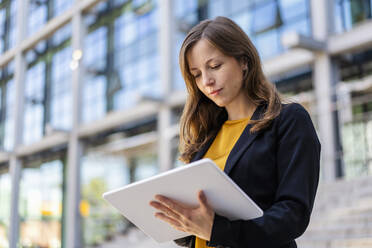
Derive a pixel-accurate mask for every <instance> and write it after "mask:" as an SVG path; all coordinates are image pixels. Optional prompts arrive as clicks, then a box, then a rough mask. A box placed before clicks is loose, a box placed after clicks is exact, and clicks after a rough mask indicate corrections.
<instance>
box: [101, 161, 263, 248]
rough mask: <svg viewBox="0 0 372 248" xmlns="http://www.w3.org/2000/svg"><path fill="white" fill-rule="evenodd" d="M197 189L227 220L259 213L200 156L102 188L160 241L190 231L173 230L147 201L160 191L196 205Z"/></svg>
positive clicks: (169, 239) (214, 166)
mask: <svg viewBox="0 0 372 248" xmlns="http://www.w3.org/2000/svg"><path fill="white" fill-rule="evenodd" d="M199 190H203V192H204V193H205V195H206V197H207V200H208V203H209V204H210V205H211V206H212V207H213V209H214V211H215V212H216V213H217V214H219V215H221V216H225V217H226V218H228V219H230V220H237V219H243V220H249V219H253V218H257V217H260V216H262V215H263V211H262V210H261V209H260V208H259V207H258V206H257V205H256V204H255V203H254V202H253V201H252V200H251V199H250V198H249V197H248V196H247V195H246V194H245V193H244V192H243V191H242V190H241V189H240V188H239V186H237V185H236V184H235V183H234V181H232V180H231V179H230V178H229V177H228V176H227V175H226V174H225V173H224V172H223V171H222V170H220V169H219V168H218V167H217V165H216V164H215V163H214V162H213V161H212V160H210V159H201V160H198V161H195V162H193V163H190V164H188V165H185V166H182V167H179V168H176V169H172V170H169V171H166V172H164V173H161V174H158V175H156V176H153V177H150V178H147V179H144V180H142V181H138V182H135V183H132V184H129V185H127V186H125V187H122V188H119V189H115V190H112V191H109V192H106V193H104V194H103V198H104V199H105V200H106V201H107V202H109V203H110V204H111V205H112V206H113V207H115V208H116V209H117V210H118V211H119V212H120V213H121V214H122V215H124V217H126V218H127V219H128V220H129V221H131V222H132V223H133V224H134V225H136V226H137V227H138V228H139V229H141V230H142V231H143V232H144V233H145V234H147V235H148V236H150V237H151V238H152V239H154V240H155V241H157V242H158V243H163V242H167V241H171V240H174V239H178V238H182V237H185V236H189V235H190V234H188V233H185V232H181V231H178V230H175V229H173V228H172V227H171V226H170V225H169V224H168V223H166V222H164V221H162V220H160V219H158V218H156V217H155V216H154V214H155V212H157V210H156V209H155V208H153V207H151V206H150V205H149V202H150V201H151V200H154V196H155V195H156V194H161V195H164V196H166V197H169V198H172V199H174V200H177V201H180V202H183V203H185V204H188V205H195V206H198V204H199V203H198V199H197V193H198V191H199Z"/></svg>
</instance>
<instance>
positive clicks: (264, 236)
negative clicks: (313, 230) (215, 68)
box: [208, 104, 320, 247]
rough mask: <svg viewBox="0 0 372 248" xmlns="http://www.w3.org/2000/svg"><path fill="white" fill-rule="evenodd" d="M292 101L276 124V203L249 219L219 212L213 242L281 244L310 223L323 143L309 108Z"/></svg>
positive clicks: (295, 235) (278, 245) (212, 235)
mask: <svg viewBox="0 0 372 248" xmlns="http://www.w3.org/2000/svg"><path fill="white" fill-rule="evenodd" d="M291 105H292V106H291ZM291 105H289V106H288V108H286V109H283V110H282V113H281V114H280V115H279V117H278V118H279V125H278V126H277V127H276V130H277V131H276V136H277V152H276V156H277V165H276V168H277V182H278V187H277V191H276V194H275V199H274V202H273V205H272V206H271V207H270V208H269V209H267V210H266V211H265V212H264V215H263V216H262V217H259V218H256V219H252V220H248V221H244V220H236V221H229V220H228V219H227V218H225V217H223V216H220V215H218V214H216V215H215V218H214V222H213V227H212V234H211V239H210V241H209V242H208V245H209V246H217V245H223V246H230V247H270V246H274V247H280V246H281V245H285V244H287V243H289V242H291V241H293V240H294V239H295V238H297V237H299V236H300V235H302V234H303V232H304V231H305V229H306V227H307V226H308V223H309V219H310V214H311V211H312V207H313V203H314V198H315V194H316V190H317V186H318V180H319V164H320V143H319V140H318V138H317V135H316V132H315V129H314V127H313V124H312V121H311V119H310V116H309V114H308V113H307V111H306V110H305V109H304V108H303V107H302V106H301V105H299V104H291ZM253 145H254V144H253ZM257 187H259V185H257Z"/></svg>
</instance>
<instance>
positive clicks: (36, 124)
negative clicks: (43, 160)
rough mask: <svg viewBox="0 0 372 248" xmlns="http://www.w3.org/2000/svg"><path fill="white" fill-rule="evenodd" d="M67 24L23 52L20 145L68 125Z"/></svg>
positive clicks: (69, 102)
mask: <svg viewBox="0 0 372 248" xmlns="http://www.w3.org/2000/svg"><path fill="white" fill-rule="evenodd" d="M71 58H72V50H71V25H70V24H68V25H66V26H64V27H62V28H61V29H59V30H57V31H56V32H55V33H54V34H53V36H52V37H50V38H49V39H48V40H43V41H40V42H39V43H38V44H37V45H36V46H35V47H34V48H32V49H31V50H29V51H27V53H26V61H27V63H28V70H27V72H26V81H25V110H24V113H25V116H24V134H23V135H24V137H23V142H24V144H31V143H32V142H36V141H38V140H40V139H41V138H42V137H43V136H44V135H49V134H51V133H52V132H54V131H57V130H68V129H70V128H71V124H72V115H71V112H72V99H71V97H72V92H71V88H72V87H71V81H72V78H71V77H72V71H71V69H70V66H69V65H70V62H71Z"/></svg>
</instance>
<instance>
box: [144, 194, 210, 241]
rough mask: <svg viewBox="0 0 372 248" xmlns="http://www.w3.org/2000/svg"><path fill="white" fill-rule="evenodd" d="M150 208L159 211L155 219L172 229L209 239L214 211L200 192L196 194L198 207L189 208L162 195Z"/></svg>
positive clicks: (158, 196)
mask: <svg viewBox="0 0 372 248" xmlns="http://www.w3.org/2000/svg"><path fill="white" fill-rule="evenodd" d="M155 199H156V201H151V202H150V206H152V207H154V208H156V209H157V210H160V211H161V212H157V213H155V217H157V218H159V219H161V220H163V221H165V222H167V223H168V224H170V225H171V226H172V227H173V228H175V229H177V230H179V231H183V232H187V233H190V234H192V235H195V236H198V237H199V238H202V239H205V240H208V241H209V239H210V237H211V232H212V226H213V219H214V211H213V209H212V207H211V206H210V205H209V204H208V202H207V197H206V196H205V194H204V193H203V191H202V190H200V191H199V192H198V201H199V206H198V207H190V206H186V205H185V204H182V203H180V202H177V201H175V200H172V199H170V198H167V197H165V196H162V195H156V196H155Z"/></svg>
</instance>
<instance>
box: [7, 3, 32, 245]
mask: <svg viewBox="0 0 372 248" xmlns="http://www.w3.org/2000/svg"><path fill="white" fill-rule="evenodd" d="M28 4H29V1H28V0H23V1H18V2H17V10H18V11H17V45H18V46H19V44H20V43H21V41H22V40H23V38H24V37H25V36H26V33H27V30H26V28H27V25H26V23H27V13H28ZM25 74H26V59H25V57H24V56H23V54H22V52H21V51H18V52H17V53H16V54H15V71H14V82H15V106H14V112H15V117H14V147H18V146H19V145H20V144H22V139H23V117H24V116H23V112H24V111H23V109H24V88H25V87H24V82H25ZM9 165H10V166H9V171H10V177H11V184H12V188H11V200H10V201H11V202H10V206H11V207H10V225H9V247H10V248H16V247H18V245H17V243H18V240H19V212H18V210H19V206H18V205H19V181H20V179H21V169H22V161H21V160H20V159H19V158H17V157H16V155H15V154H14V153H13V154H11V157H10V162H9Z"/></svg>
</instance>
